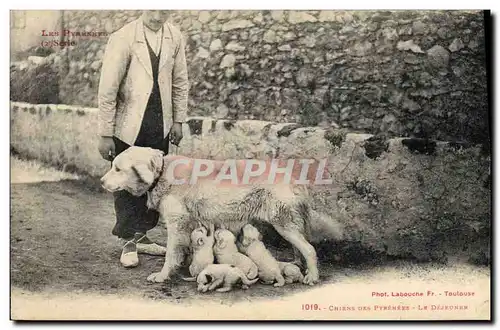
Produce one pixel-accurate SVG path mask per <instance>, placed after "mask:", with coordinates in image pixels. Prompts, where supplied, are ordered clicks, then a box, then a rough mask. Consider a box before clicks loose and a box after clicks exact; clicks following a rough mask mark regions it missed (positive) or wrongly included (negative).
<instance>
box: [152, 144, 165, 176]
mask: <svg viewBox="0 0 500 330" xmlns="http://www.w3.org/2000/svg"><path fill="white" fill-rule="evenodd" d="M153 150H154V153H153V156H152V157H151V171H152V172H153V174H154V176H155V177H157V176H159V175H160V173H161V170H162V168H163V157H164V156H165V154H164V153H163V151H161V150H156V149H153Z"/></svg>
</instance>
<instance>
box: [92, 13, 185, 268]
mask: <svg viewBox="0 0 500 330" xmlns="http://www.w3.org/2000/svg"><path fill="white" fill-rule="evenodd" d="M166 20H167V12H165V11H145V12H143V14H142V16H141V17H140V18H139V19H137V20H135V21H133V22H131V23H129V24H127V25H125V26H124V27H122V28H121V29H120V30H118V31H116V32H114V33H113V34H111V36H110V37H109V41H108V44H107V46H106V51H105V54H104V57H103V62H102V69H101V77H100V82H99V96H98V102H99V123H100V128H99V131H100V133H99V134H100V142H99V153H100V154H101V156H102V157H103V158H104V159H106V160H109V161H112V160H113V158H114V157H116V155H118V154H120V153H121V152H123V151H124V150H125V149H127V148H128V147H130V146H132V145H134V146H141V147H151V148H156V149H160V150H163V151H164V152H165V153H168V146H169V141H170V142H171V143H172V144H174V145H179V143H180V141H181V139H182V123H183V122H184V121H185V120H186V116H187V98H188V77H187V66H186V57H185V50H184V41H183V38H182V35H181V33H180V31H179V30H178V29H177V28H175V27H174V26H172V25H171V24H169V23H168V22H166ZM113 195H114V204H115V212H116V224H115V226H114V228H113V230H112V233H113V235H115V236H118V237H119V238H120V239H121V241H122V242H123V249H122V254H121V257H120V262H121V263H122V265H123V266H125V267H135V266H137V265H138V264H139V258H138V253H149V254H154V255H165V248H164V247H162V246H160V245H158V244H156V243H153V242H152V241H151V240H149V238H148V237H147V236H146V233H147V231H148V230H150V229H152V228H154V227H155V226H156V224H157V223H158V217H159V215H158V213H157V212H156V211H153V210H148V208H147V207H146V200H147V196H146V195H144V196H141V197H134V196H132V195H131V194H129V193H127V192H125V191H120V192H116V193H114V194H113Z"/></svg>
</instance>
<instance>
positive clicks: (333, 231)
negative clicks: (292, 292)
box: [101, 147, 341, 285]
mask: <svg viewBox="0 0 500 330" xmlns="http://www.w3.org/2000/svg"><path fill="white" fill-rule="evenodd" d="M196 161H201V162H202V163H203V164H205V169H203V168H202V167H200V168H197V169H196V170H197V171H198V172H203V171H205V172H207V171H206V170H207V168H210V170H211V171H210V175H206V176H204V177H203V178H197V181H196V182H193V177H194V176H193V175H192V173H193V168H194V167H195V163H196ZM248 162H252V161H251V160H236V161H233V163H232V165H231V168H233V169H235V170H236V173H237V176H238V177H237V178H236V181H235V180H234V179H235V178H229V177H227V176H224V177H225V180H222V181H218V180H214V178H215V177H217V176H218V175H220V174H225V173H227V172H226V171H227V169H228V168H227V166H226V163H227V162H223V161H212V160H196V159H192V158H188V157H183V156H176V155H166V156H164V154H163V152H162V151H159V150H155V149H151V148H143V147H131V148H129V149H127V150H126V151H124V152H123V153H121V154H120V155H118V156H117V157H116V158H115V159H114V160H113V163H112V168H111V169H110V170H109V171H108V172H107V173H106V174H105V175H104V176H103V177H102V178H101V183H102V186H103V187H104V188H105V189H106V190H108V191H110V192H115V191H119V190H126V191H128V192H130V193H131V194H133V195H135V196H141V195H143V194H146V193H147V195H148V207H149V208H152V209H156V210H157V211H158V212H159V213H160V223H162V224H163V225H164V226H165V227H166V229H167V236H168V237H167V247H166V250H167V252H166V255H165V264H164V266H163V268H162V270H161V271H160V272H158V273H153V274H151V275H150V276H149V277H148V281H151V282H164V281H165V280H167V279H168V278H169V276H170V275H171V273H172V272H173V271H174V270H175V269H176V268H177V267H178V266H180V264H181V263H182V262H183V261H184V257H185V252H186V248H188V247H189V244H190V233H191V232H192V230H193V229H194V228H195V227H196V225H197V224H198V221H199V222H201V223H202V224H203V225H204V226H206V227H209V226H210V225H211V224H215V225H216V226H218V227H219V228H220V227H222V228H226V229H228V230H230V231H231V232H232V233H233V234H234V235H238V234H239V232H240V230H241V228H242V227H243V226H244V225H245V224H247V223H249V222H250V221H251V220H252V221H254V220H258V221H263V222H267V223H269V224H271V225H272V226H273V227H274V228H275V229H276V231H277V232H278V233H279V234H280V235H281V236H282V237H283V238H284V239H285V240H287V241H288V242H290V243H291V244H292V245H293V247H294V251H295V254H296V255H295V257H296V260H298V259H300V257H301V256H302V257H303V258H304V260H305V262H306V265H305V266H306V268H307V270H306V276H305V277H304V279H303V283H304V284H308V285H313V284H315V283H318V282H319V273H318V265H317V255H316V251H315V249H314V247H313V246H312V245H311V243H310V242H314V241H319V240H322V239H324V238H325V237H327V238H329V239H331V238H333V239H335V238H339V236H340V235H341V228H340V227H339V225H338V223H335V222H333V220H332V219H330V218H329V217H326V216H323V215H320V214H318V213H317V212H315V211H313V210H312V209H310V207H309V201H308V199H309V196H308V191H307V188H306V186H305V185H294V184H291V183H287V182H285V181H284V180H283V177H284V176H286V174H283V175H281V176H280V175H277V176H276V177H275V178H274V180H273V182H272V183H270V184H266V183H265V182H267V181H264V179H263V178H265V177H266V175H268V173H262V175H261V176H254V177H252V178H251V180H250V181H249V183H248V184H239V183H238V182H241V181H238V180H239V179H244V176H245V175H246V174H244V173H245V169H248V168H249V167H248ZM173 165H175V166H173ZM242 173H243V174H242ZM247 179H248V177H247ZM182 182H184V183H182ZM315 236H316V238H317V239H314V238H315ZM313 239H314V240H313Z"/></svg>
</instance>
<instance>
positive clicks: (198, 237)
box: [184, 223, 215, 282]
mask: <svg viewBox="0 0 500 330" xmlns="http://www.w3.org/2000/svg"><path fill="white" fill-rule="evenodd" d="M214 232H215V226H214V224H210V228H208V229H207V228H206V227H205V226H203V225H202V224H201V223H199V226H198V228H196V229H195V230H193V231H192V232H191V252H192V261H191V265H189V273H190V274H191V276H192V277H188V278H184V280H185V281H190V282H194V281H196V277H197V276H198V274H199V273H200V272H201V271H202V270H203V269H205V267H207V266H208V265H211V264H213V263H214V251H213V247H214V243H215V238H214Z"/></svg>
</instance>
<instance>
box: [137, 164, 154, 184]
mask: <svg viewBox="0 0 500 330" xmlns="http://www.w3.org/2000/svg"><path fill="white" fill-rule="evenodd" d="M132 169H133V170H134V172H135V174H136V175H137V177H138V178H139V179H141V180H142V181H143V182H144V183H146V184H147V185H151V184H153V181H154V180H155V178H154V174H153V172H151V169H150V168H149V166H147V165H146V164H138V165H135V166H133V167H132Z"/></svg>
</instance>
